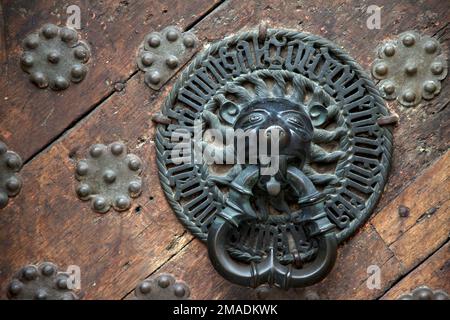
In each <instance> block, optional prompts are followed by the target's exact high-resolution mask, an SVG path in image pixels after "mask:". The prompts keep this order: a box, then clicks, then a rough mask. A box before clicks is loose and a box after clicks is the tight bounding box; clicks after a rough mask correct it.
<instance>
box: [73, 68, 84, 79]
mask: <svg viewBox="0 0 450 320" xmlns="http://www.w3.org/2000/svg"><path fill="white" fill-rule="evenodd" d="M70 74H71V75H72V77H74V78H75V79H80V78H83V77H84V76H85V74H86V68H85V67H84V66H82V65H80V64H76V65H74V66H72V69H71V70H70Z"/></svg>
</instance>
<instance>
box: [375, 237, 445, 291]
mask: <svg viewBox="0 0 450 320" xmlns="http://www.w3.org/2000/svg"><path fill="white" fill-rule="evenodd" d="M423 285H425V286H427V287H429V288H431V289H432V290H444V291H446V292H447V293H450V244H449V243H448V242H447V243H446V244H445V245H443V246H442V247H441V248H440V249H439V250H438V251H437V252H436V253H434V254H433V255H432V256H431V257H430V258H428V259H427V260H426V261H425V262H424V263H422V264H421V265H420V266H419V267H417V268H416V269H415V270H414V271H412V272H411V273H410V274H408V275H407V276H406V277H405V278H403V279H402V280H401V281H400V282H399V283H397V284H396V285H395V286H393V287H392V288H391V289H390V290H389V291H388V292H386V294H385V295H383V297H382V299H383V300H392V299H398V298H399V297H400V296H401V295H403V294H407V293H409V292H410V291H412V290H414V289H415V288H417V287H419V286H423Z"/></svg>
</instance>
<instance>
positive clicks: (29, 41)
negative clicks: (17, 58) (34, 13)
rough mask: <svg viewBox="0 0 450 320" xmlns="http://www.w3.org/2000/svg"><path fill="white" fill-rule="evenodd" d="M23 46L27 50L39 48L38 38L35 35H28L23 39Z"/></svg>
mask: <svg viewBox="0 0 450 320" xmlns="http://www.w3.org/2000/svg"><path fill="white" fill-rule="evenodd" d="M25 46H26V47H27V48H28V49H36V48H37V47H38V46H39V36H38V35H37V34H32V35H29V36H28V37H27V38H26V39H25Z"/></svg>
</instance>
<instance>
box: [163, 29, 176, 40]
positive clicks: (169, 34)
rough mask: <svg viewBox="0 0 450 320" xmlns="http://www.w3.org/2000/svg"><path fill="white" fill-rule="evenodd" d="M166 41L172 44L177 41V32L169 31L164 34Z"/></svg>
mask: <svg viewBox="0 0 450 320" xmlns="http://www.w3.org/2000/svg"><path fill="white" fill-rule="evenodd" d="M166 38H167V40H169V41H171V42H173V41H176V40H177V39H178V32H177V31H176V30H169V31H167V34H166Z"/></svg>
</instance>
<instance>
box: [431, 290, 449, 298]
mask: <svg viewBox="0 0 450 320" xmlns="http://www.w3.org/2000/svg"><path fill="white" fill-rule="evenodd" d="M448 299H449V297H448V295H447V294H446V293H445V292H442V291H437V292H436V291H435V292H434V300H448Z"/></svg>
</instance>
